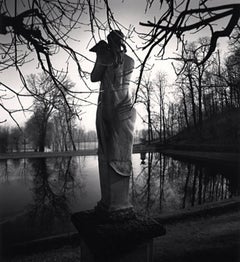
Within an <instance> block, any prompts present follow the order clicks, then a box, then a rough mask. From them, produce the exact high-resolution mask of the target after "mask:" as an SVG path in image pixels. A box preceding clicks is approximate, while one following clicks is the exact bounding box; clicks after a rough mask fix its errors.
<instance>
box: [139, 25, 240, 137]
mask: <svg viewBox="0 0 240 262" xmlns="http://www.w3.org/2000/svg"><path fill="white" fill-rule="evenodd" d="M239 35H240V34H239V31H238V30H236V31H235V33H234V35H233V37H232V40H231V41H230V42H229V47H228V53H227V56H226V57H223V54H221V52H220V51H219V50H216V51H215V52H214V53H213V54H212V56H211V57H210V58H209V59H208V60H206V61H204V62H203V63H202V62H201V63H200V61H202V59H203V57H205V56H206V53H207V52H209V51H208V49H209V48H210V39H209V38H207V37H203V38H199V39H198V41H194V42H189V43H187V44H185V46H184V49H183V51H182V52H181V54H179V55H178V58H177V61H175V62H174V63H173V67H174V70H175V73H176V81H175V82H174V84H173V85H172V87H171V96H173V97H174V99H168V97H167V96H168V95H169V92H168V94H167V90H168V89H169V84H168V83H167V78H166V74H164V73H162V72H161V71H159V73H158V74H157V76H155V78H152V77H150V76H149V75H148V76H145V78H144V79H143V81H142V83H141V89H140V91H139V103H141V104H143V105H144V108H145V112H146V115H147V117H145V116H143V117H142V119H143V122H145V123H146V125H147V129H146V131H145V134H144V135H145V137H146V139H147V140H148V141H151V140H153V139H158V140H160V141H161V142H166V141H167V140H168V139H169V138H170V137H173V136H175V135H176V134H178V133H179V132H181V131H183V130H186V129H194V130H196V132H197V133H196V134H198V136H200V137H201V135H202V129H203V128H204V127H205V123H206V121H207V120H211V119H214V118H216V117H217V116H219V115H224V114H225V115H226V114H227V113H228V112H230V111H236V110H239V108H240V63H239V61H240V42H239V39H240V38H239ZM237 121H238V120H237V119H236V122H237ZM236 126H237V123H236ZM233 132H235V133H236V132H237V129H236V130H235V131H233ZM235 135H236V139H237V134H235Z"/></svg>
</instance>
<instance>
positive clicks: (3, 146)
mask: <svg viewBox="0 0 240 262" xmlns="http://www.w3.org/2000/svg"><path fill="white" fill-rule="evenodd" d="M8 143H9V128H8V127H0V152H1V153H6V152H7V151H8Z"/></svg>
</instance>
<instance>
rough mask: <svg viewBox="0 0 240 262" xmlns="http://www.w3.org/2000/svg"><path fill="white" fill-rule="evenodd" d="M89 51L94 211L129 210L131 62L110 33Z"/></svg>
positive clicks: (133, 115) (118, 38) (116, 34)
mask: <svg viewBox="0 0 240 262" xmlns="http://www.w3.org/2000/svg"><path fill="white" fill-rule="evenodd" d="M107 40H108V43H107V42H105V41H103V40H101V41H100V42H99V43H97V44H96V45H95V46H94V47H93V48H92V49H90V51H92V52H96V54H97V59H96V63H95V66H94V68H93V70H92V73H91V81H92V82H97V81H100V82H101V85H100V92H99V99H98V108H97V118H96V127H97V135H98V164H99V173H100V186H101V194H102V198H101V200H100V201H99V203H98V206H97V208H101V209H104V210H106V211H109V212H112V211H116V210H119V209H120V210H122V209H129V208H131V205H130V203H129V178H130V175H131V174H132V161H131V157H132V145H133V132H134V123H135V118H136V111H135V109H134V108H133V105H132V99H131V96H130V93H129V85H130V78H131V74H132V71H133V68H134V60H133V59H132V58H131V57H130V56H128V55H126V46H125V44H124V36H123V34H122V32H121V31H118V30H113V31H111V32H110V34H109V35H108V36H107Z"/></svg>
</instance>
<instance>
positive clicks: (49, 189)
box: [28, 158, 75, 227]
mask: <svg viewBox="0 0 240 262" xmlns="http://www.w3.org/2000/svg"><path fill="white" fill-rule="evenodd" d="M30 162H31V167H32V169H33V174H34V175H33V185H32V192H33V203H32V204H30V205H29V207H28V209H29V214H30V216H31V222H32V223H33V224H35V225H36V224H38V225H42V226H46V227H50V226H52V225H53V224H54V223H55V222H56V220H60V221H66V220H68V219H69V213H70V209H69V203H68V199H69V196H68V194H71V193H72V191H73V188H74V186H73V185H74V175H75V172H74V171H72V170H74V162H73V163H72V164H71V158H65V159H55V161H54V162H53V163H52V162H50V163H47V160H46V159H45V158H40V159H32V160H31V161H30ZM70 164H71V165H70ZM70 167H71V168H70Z"/></svg>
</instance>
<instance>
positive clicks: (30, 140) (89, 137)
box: [0, 73, 96, 152]
mask: <svg viewBox="0 0 240 262" xmlns="http://www.w3.org/2000/svg"><path fill="white" fill-rule="evenodd" d="M61 81H62V85H63V86H64V90H59V89H58V88H56V86H55V84H54V82H53V81H52V79H51V78H50V77H49V76H48V75H47V74H45V73H40V74H38V75H36V74H31V75H30V76H28V77H27V82H28V86H29V91H30V92H31V95H32V97H33V100H34V101H33V106H32V108H30V109H29V110H30V111H31V116H30V118H29V119H28V120H27V121H26V123H25V125H24V126H23V127H3V126H0V140H1V143H0V144H1V146H0V152H8V151H10V152H11V151H26V150H29V149H31V150H34V151H39V152H43V151H45V149H46V148H49V149H51V150H52V151H68V150H77V149H79V146H78V144H79V143H80V142H85V141H96V134H95V132H94V131H88V132H86V131H84V130H83V129H81V128H79V127H78V126H77V124H76V120H77V119H79V115H80V114H81V107H80V105H79V104H78V103H77V102H78V100H77V99H74V98H73V97H72V96H68V92H67V91H68V90H70V89H71V88H72V87H73V86H74V84H73V82H71V81H70V80H69V79H67V78H66V77H65V76H62V80H61ZM63 96H64V97H63Z"/></svg>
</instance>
